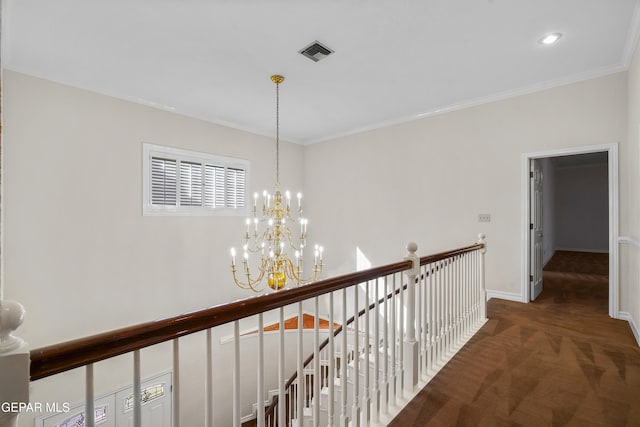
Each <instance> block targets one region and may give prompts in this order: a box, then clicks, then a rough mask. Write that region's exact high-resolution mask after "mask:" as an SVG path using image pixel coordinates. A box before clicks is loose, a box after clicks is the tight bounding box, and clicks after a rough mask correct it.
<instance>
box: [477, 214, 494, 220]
mask: <svg viewBox="0 0 640 427" xmlns="http://www.w3.org/2000/svg"><path fill="white" fill-rule="evenodd" d="M478 221H480V222H491V214H479V215H478Z"/></svg>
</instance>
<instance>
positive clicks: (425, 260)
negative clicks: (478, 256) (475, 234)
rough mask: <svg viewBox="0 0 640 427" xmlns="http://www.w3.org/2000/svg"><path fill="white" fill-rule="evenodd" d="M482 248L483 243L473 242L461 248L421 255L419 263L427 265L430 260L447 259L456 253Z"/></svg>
mask: <svg viewBox="0 0 640 427" xmlns="http://www.w3.org/2000/svg"><path fill="white" fill-rule="evenodd" d="M482 248H484V243H475V244H473V245H469V246H464V247H462V248H458V249H452V250H450V251H445V252H440V253H437V254H433V255H427V256H423V257H420V265H427V264H430V263H432V262H436V261H441V260H443V259H447V258H452V257H454V256H456V255H462V254H464V253H467V252H472V251H475V250H477V249H482Z"/></svg>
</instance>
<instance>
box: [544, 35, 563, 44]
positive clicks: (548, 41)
mask: <svg viewBox="0 0 640 427" xmlns="http://www.w3.org/2000/svg"><path fill="white" fill-rule="evenodd" d="M560 37H562V34H561V33H551V34H547V35H546V36H544V37H543V38H541V39H540V40H538V43H540V44H544V45H551V44H554V43H556V42H557V41H558V40H560Z"/></svg>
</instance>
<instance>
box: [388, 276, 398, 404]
mask: <svg viewBox="0 0 640 427" xmlns="http://www.w3.org/2000/svg"><path fill="white" fill-rule="evenodd" d="M396 277H397V274H394V275H393V284H392V285H393V289H392V293H391V294H392V297H391V301H390V303H391V316H390V318H391V341H390V344H391V378H390V381H389V387H390V389H391V390H390V392H391V396H392V402H393V404H394V405H395V404H396V403H397V390H398V365H397V364H398V360H397V357H396V348H397V345H398V344H397V337H396V331H397V328H398V326H397V325H398V317H397V313H396V312H397V310H396V307H397V305H396V304H397V303H398V299H397V298H396V289H397V288H396Z"/></svg>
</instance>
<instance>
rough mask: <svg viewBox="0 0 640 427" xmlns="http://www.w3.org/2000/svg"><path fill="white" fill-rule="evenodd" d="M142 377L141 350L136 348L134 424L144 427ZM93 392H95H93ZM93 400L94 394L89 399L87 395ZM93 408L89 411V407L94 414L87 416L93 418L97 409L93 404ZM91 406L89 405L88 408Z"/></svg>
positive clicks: (134, 362)
mask: <svg viewBox="0 0 640 427" xmlns="http://www.w3.org/2000/svg"><path fill="white" fill-rule="evenodd" d="M91 377H93V370H92V371H91ZM140 378H141V374H140V350H136V351H134V352H133V426H134V427H142V411H141V409H142V400H141V397H142V384H141V383H140V381H141V380H140ZM92 394H93V392H92ZM88 400H91V402H93V396H91V399H89V397H87V401H88ZM91 406H92V409H91V411H89V410H88V409H87V412H88V413H91V414H92V415H89V414H87V416H90V417H91V418H94V417H95V411H94V410H93V404H92V405H91ZM88 407H89V406H88V405H87V408H88Z"/></svg>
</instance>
